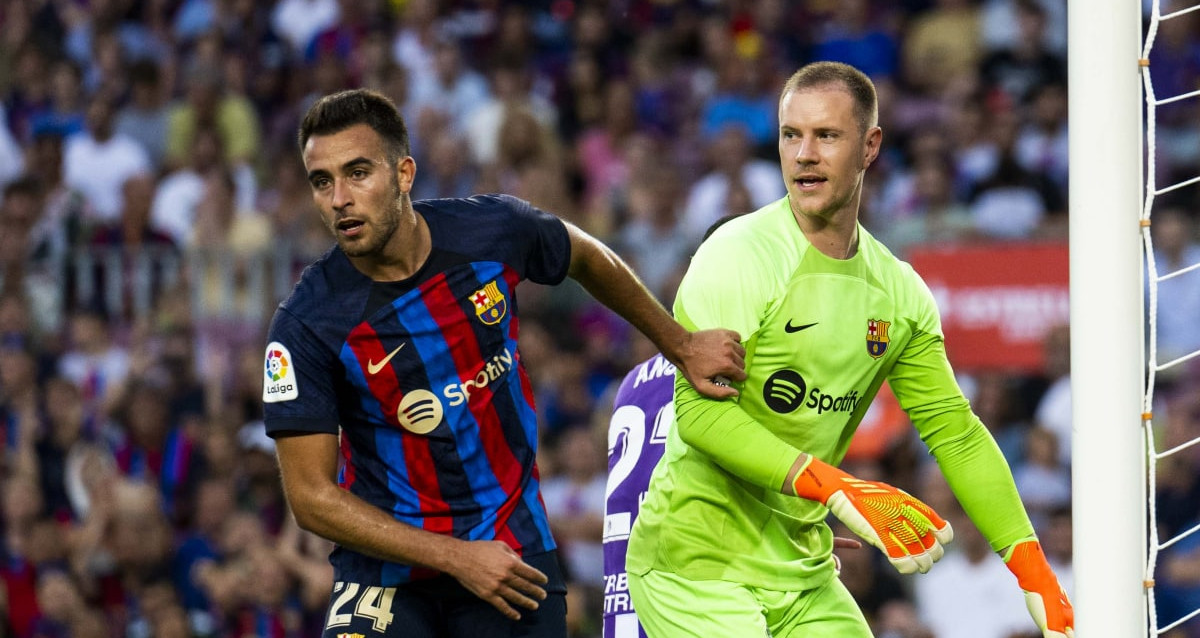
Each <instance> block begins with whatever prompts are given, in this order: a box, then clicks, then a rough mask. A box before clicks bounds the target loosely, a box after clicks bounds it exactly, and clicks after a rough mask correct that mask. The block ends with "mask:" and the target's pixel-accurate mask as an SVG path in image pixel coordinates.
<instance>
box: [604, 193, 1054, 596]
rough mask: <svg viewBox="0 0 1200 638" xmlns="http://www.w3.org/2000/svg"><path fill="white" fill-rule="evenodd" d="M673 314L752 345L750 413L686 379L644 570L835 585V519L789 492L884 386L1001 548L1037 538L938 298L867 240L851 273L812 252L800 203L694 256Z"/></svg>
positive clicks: (645, 539)
mask: <svg viewBox="0 0 1200 638" xmlns="http://www.w3.org/2000/svg"><path fill="white" fill-rule="evenodd" d="M675 316H676V318H677V319H678V320H679V322H680V323H682V324H683V325H684V326H685V327H687V328H689V329H691V330H697V329H705V328H717V327H720V328H728V329H731V330H735V331H737V332H738V334H740V335H742V339H743V342H744V344H745V346H746V373H747V375H748V378H747V379H746V380H745V381H744V382H742V383H739V384H737V387H738V390H739V391H740V396H739V397H738V398H737V399H736V400H727V401H715V400H711V399H707V398H704V397H702V396H701V395H700V394H698V393H697V392H696V391H695V390H694V389H693V388H692V387H691V386H690V385H689V384H688V383H687V382H686V381H684V380H683V379H682V377H677V379H676V385H675V411H676V425H675V427H674V428H672V430H671V433H670V435H669V437H668V440H667V449H666V453H665V455H664V457H663V460H662V461H661V462H660V463H659V464H658V466H657V467H656V468H655V471H654V474H653V477H652V478H651V481H650V488H649V491H648V493H647V495H646V498H645V501H644V502H643V504H642V508H641V512H640V514H639V516H638V518H637V521H636V523H635V525H634V528H633V532H632V536H631V538H630V541H629V550H628V555H627V559H626V562H627V567H628V570H629V571H630V572H633V573H638V574H644V573H646V572H647V571H649V570H651V569H657V570H663V571H669V572H675V573H678V574H679V575H681V576H684V577H686V578H691V579H696V580H707V579H720V580H729V581H734V582H741V583H745V584H748V585H753V586H756V587H763V588H767V589H775V590H780V591H789V590H796V589H807V588H811V587H816V586H819V585H821V584H823V583H824V582H825V581H826V580H827V579H828V578H831V577H832V576H833V561H832V558H831V552H832V548H833V534H832V532H831V531H830V529H829V527H828V526H827V525H826V524H825V523H824V520H825V516H826V514H827V513H828V510H827V509H826V508H825V507H824V506H823V505H821V504H820V503H818V502H816V501H809V500H805V499H801V498H797V497H794V496H785V495H784V494H782V493H780V488H781V487H782V486H783V483H784V480H785V477H786V475H787V473H788V471H789V469H790V468H791V466H792V464H793V462H794V461H795V460H796V457H797V456H798V455H799V454H800V453H801V452H808V453H810V454H813V455H814V456H816V457H817V458H819V459H821V460H823V461H825V462H827V463H830V464H834V465H836V464H838V463H840V462H841V460H842V457H843V456H844V455H845V453H846V448H847V447H848V446H849V443H850V438H851V437H852V436H853V435H854V431H855V428H857V426H858V423H859V422H860V421H861V420H862V417H863V415H864V414H865V413H866V410H867V407H868V406H869V404H870V402H871V400H872V399H873V398H874V397H875V394H876V393H877V392H878V390H879V388H880V386H881V385H882V384H883V382H884V380H885V379H886V380H887V381H888V383H889V385H890V386H891V388H892V391H893V392H894V393H895V394H896V397H897V399H898V400H899V401H900V405H901V406H902V407H903V408H904V409H905V410H906V411H907V412H908V415H909V418H910V419H911V420H912V421H913V424H914V425H915V426H916V428H917V430H918V431H919V433H920V435H921V438H922V440H924V442H925V443H926V445H927V446H928V447H929V449H930V451H931V453H933V455H934V456H935V457H936V458H937V461H938V463H939V465H940V466H941V469H942V472H943V473H944V474H945V475H946V478H947V481H948V482H949V484H950V486H951V488H952V489H953V490H954V492H955V495H956V496H957V498H958V500H959V501H960V502H961V503H962V504H963V507H964V509H965V510H966V512H967V514H968V515H969V516H970V517H971V519H972V521H973V522H974V523H975V524H976V526H977V527H979V529H980V531H981V532H983V534H984V536H986V537H987V538H988V540H989V541H990V542H991V544H992V547H993V548H994V549H1001V548H1004V547H1007V546H1008V545H1010V544H1012V543H1013V542H1016V541H1017V540H1020V539H1022V538H1028V537H1030V536H1032V535H1033V530H1032V527H1031V525H1030V523H1029V519H1028V517H1027V516H1026V514H1025V511H1024V508H1023V506H1022V505H1021V502H1020V500H1019V498H1018V496H1017V492H1016V488H1015V487H1014V485H1013V480H1012V474H1011V472H1010V471H1009V469H1008V466H1007V464H1006V463H1005V461H1004V458H1003V456H1002V455H1001V454H1000V452H999V449H998V448H997V447H996V444H995V442H994V441H993V439H992V438H991V435H990V434H989V433H988V432H987V430H986V429H985V428H984V427H983V425H982V423H981V422H980V421H979V419H978V418H977V417H976V416H975V415H974V414H973V413H972V412H971V410H970V407H969V405H968V403H967V400H966V399H965V398H964V397H963V395H962V392H961V391H960V390H959V388H958V385H957V383H956V381H955V379H954V375H953V371H952V370H951V368H950V365H949V363H948V361H947V359H946V354H945V348H944V346H943V342H942V332H941V322H940V319H939V317H938V312H937V307H936V304H935V303H934V300H933V296H932V294H931V293H930V292H929V289H928V288H927V287H926V286H925V284H924V282H922V281H921V279H920V277H919V276H918V275H917V274H916V273H915V272H914V271H913V269H912V267H911V266H909V265H908V264H906V263H904V262H902V261H900V260H899V259H897V258H895V257H894V256H892V254H891V253H890V252H889V251H888V250H887V248H885V247H884V246H883V245H882V244H880V243H879V242H878V241H876V240H875V238H874V237H872V236H871V235H870V234H869V233H867V232H866V230H865V229H863V228H861V227H860V228H859V242H858V251H857V253H856V254H855V255H854V256H853V257H851V258H850V259H845V260H839V259H833V258H831V257H828V256H826V255H824V254H822V253H821V252H820V251H819V250H817V249H816V248H814V247H813V246H812V245H811V244H810V243H809V242H808V240H807V239H806V238H805V236H804V234H803V232H801V230H800V228H799V226H798V225H797V223H796V221H795V218H794V217H793V216H792V212H791V210H790V208H789V206H788V200H787V198H784V199H782V200H779V201H778V202H775V203H773V204H770V205H768V206H766V207H764V208H762V209H761V210H759V211H756V212H754V213H751V214H749V215H745V216H742V217H739V218H737V219H734V220H732V221H730V222H729V223H727V224H725V225H724V226H722V227H721V228H719V229H718V230H717V231H716V232H715V233H714V234H713V235H712V236H711V237H709V238H708V240H706V241H705V242H704V243H703V244H702V245H701V247H700V249H699V250H698V251H697V253H696V255H695V257H694V258H693V259H692V263H691V266H690V267H689V269H688V272H687V274H686V275H685V276H684V278H683V281H682V283H681V284H680V287H679V292H678V295H677V297H676V301H675ZM916 496H918V497H919V496H920V495H916Z"/></svg>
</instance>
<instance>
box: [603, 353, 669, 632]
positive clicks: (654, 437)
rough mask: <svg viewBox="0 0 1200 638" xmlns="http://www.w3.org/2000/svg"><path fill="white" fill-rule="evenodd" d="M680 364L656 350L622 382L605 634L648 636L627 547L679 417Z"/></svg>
mask: <svg viewBox="0 0 1200 638" xmlns="http://www.w3.org/2000/svg"><path fill="white" fill-rule="evenodd" d="M674 391H675V366H674V365H672V364H671V363H670V362H668V361H667V360H666V359H664V358H663V356H662V355H661V354H656V355H654V356H653V357H651V358H650V359H648V360H647V361H645V362H643V363H640V364H638V366H637V367H635V368H634V369H633V370H631V371H630V372H629V374H627V375H625V379H624V380H623V381H622V382H621V387H620V389H618V390H617V396H616V399H615V401H614V402H613V415H612V420H611V421H610V422H609V426H608V488H607V489H606V490H605V495H606V501H605V507H604V638H636V637H638V636H641V637H642V638H645V636H646V634H645V632H644V631H642V629H641V627H640V625H638V622H637V615H635V614H634V613H633V603H632V602H631V600H630V598H629V586H628V580H627V578H626V576H625V548H626V546H627V545H628V543H629V530H630V529H631V528H632V527H633V521H634V520H635V519H636V518H637V514H638V507H639V506H640V505H641V502H642V498H643V497H644V496H645V494H646V489H647V487H648V486H649V485H650V474H651V473H652V472H653V471H654V466H655V465H657V464H658V460H659V459H660V458H662V455H663V447H664V445H665V444H666V442H667V432H669V431H670V429H671V426H672V425H673V424H674V422H675V404H674V403H672V399H673V397H674Z"/></svg>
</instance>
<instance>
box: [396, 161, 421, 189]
mask: <svg viewBox="0 0 1200 638" xmlns="http://www.w3.org/2000/svg"><path fill="white" fill-rule="evenodd" d="M416 176H417V162H416V160H414V159H413V158H412V156H411V155H406V156H404V157H402V158H400V161H399V162H396V180H397V181H398V182H399V183H400V192H401V193H407V192H409V191H411V190H412V185H413V179H415V178H416Z"/></svg>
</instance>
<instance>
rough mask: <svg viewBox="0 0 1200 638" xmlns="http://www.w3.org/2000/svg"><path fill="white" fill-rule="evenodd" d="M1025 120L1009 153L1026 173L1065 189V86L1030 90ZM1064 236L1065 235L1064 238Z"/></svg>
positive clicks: (1056, 83) (1060, 83)
mask: <svg viewBox="0 0 1200 638" xmlns="http://www.w3.org/2000/svg"><path fill="white" fill-rule="evenodd" d="M1027 103H1028V109H1029V117H1028V118H1027V123H1026V124H1025V125H1024V126H1022V127H1021V129H1020V131H1019V132H1018V133H1017V139H1016V141H1015V143H1014V145H1013V152H1014V153H1015V154H1016V156H1017V161H1018V162H1020V163H1021V166H1023V167H1024V168H1025V169H1026V170H1028V171H1031V172H1033V173H1039V174H1042V175H1045V176H1047V177H1049V178H1050V179H1051V180H1053V181H1054V183H1055V185H1056V186H1057V190H1059V191H1065V190H1066V188H1067V160H1068V148H1067V85H1066V82H1048V83H1045V84H1039V85H1037V86H1035V87H1033V88H1032V89H1031V90H1030V91H1029V94H1028V98H1027ZM1064 236H1065V235H1064Z"/></svg>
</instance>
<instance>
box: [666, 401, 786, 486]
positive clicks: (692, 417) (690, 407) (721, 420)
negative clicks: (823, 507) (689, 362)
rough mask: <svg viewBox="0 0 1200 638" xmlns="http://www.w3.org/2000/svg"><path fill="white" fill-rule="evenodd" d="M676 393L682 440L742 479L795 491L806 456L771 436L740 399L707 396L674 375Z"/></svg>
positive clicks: (678, 422) (676, 418)
mask: <svg viewBox="0 0 1200 638" xmlns="http://www.w3.org/2000/svg"><path fill="white" fill-rule="evenodd" d="M675 392H676V402H675V428H676V431H677V432H678V433H679V437H680V438H681V439H683V442H684V443H687V444H688V445H690V446H692V447H694V448H696V449H697V450H699V451H701V452H703V453H704V454H706V455H707V456H709V457H710V458H712V459H713V460H714V461H715V462H716V463H717V464H718V465H720V466H721V467H722V468H723V469H725V471H727V472H729V473H731V474H733V475H734V476H737V477H738V478H741V479H743V480H745V481H749V482H750V483H753V484H754V485H757V486H759V487H763V488H768V489H773V490H779V491H780V492H783V493H784V494H792V493H793V492H792V479H793V478H794V477H795V475H796V472H797V471H799V468H800V467H803V462H804V460H805V459H807V458H808V455H807V454H803V453H802V452H801V451H800V450H798V449H796V448H795V447H794V446H792V445H790V444H789V443H787V442H786V441H784V440H782V439H780V438H779V437H777V436H775V435H774V434H772V433H771V431H770V430H768V429H767V428H766V426H764V425H763V424H762V423H759V422H758V420H757V419H755V418H754V417H752V416H750V415H749V414H747V413H746V411H745V410H743V409H742V408H741V406H740V405H738V404H737V402H736V401H729V400H726V401H714V400H712V399H707V398H705V397H703V396H701V395H700V394H699V393H698V392H696V390H695V389H694V388H692V387H691V385H690V384H688V382H687V381H686V380H683V379H676V382H675Z"/></svg>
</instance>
